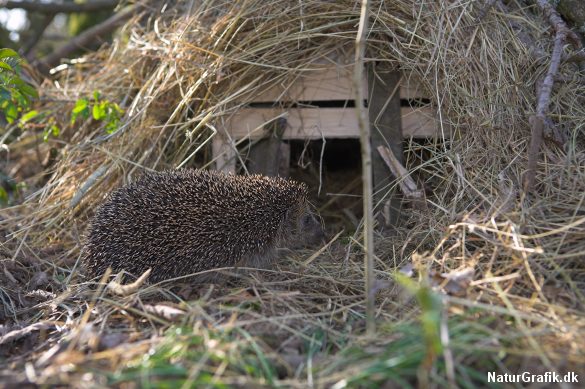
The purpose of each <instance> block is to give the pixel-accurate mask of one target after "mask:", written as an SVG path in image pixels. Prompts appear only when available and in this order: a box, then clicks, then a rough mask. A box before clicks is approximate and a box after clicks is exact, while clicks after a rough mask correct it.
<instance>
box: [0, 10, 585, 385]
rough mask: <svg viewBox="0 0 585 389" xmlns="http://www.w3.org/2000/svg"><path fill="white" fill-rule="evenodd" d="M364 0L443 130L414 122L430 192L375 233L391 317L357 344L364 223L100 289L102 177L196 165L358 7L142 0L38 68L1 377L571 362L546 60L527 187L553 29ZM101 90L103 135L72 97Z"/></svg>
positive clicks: (526, 20) (566, 253)
mask: <svg viewBox="0 0 585 389" xmlns="http://www.w3.org/2000/svg"><path fill="white" fill-rule="evenodd" d="M371 3H372V4H371V10H372V12H373V14H372V19H371V21H372V27H371V31H370V32H369V34H368V48H367V59H368V60H369V61H378V62H385V63H388V64H389V65H391V66H394V67H396V68H399V69H400V70H402V71H403V72H404V74H411V75H412V76H415V77H417V78H419V79H420V80H422V82H423V85H424V87H425V89H426V90H427V91H429V92H430V94H431V96H432V104H433V106H434V107H436V108H437V110H438V112H440V113H441V115H442V121H443V122H444V123H446V124H448V126H445V127H444V129H443V131H445V132H447V131H450V132H451V133H450V134H449V135H450V137H449V138H448V139H449V140H447V141H445V142H437V143H434V144H428V143H427V144H424V145H421V144H420V143H416V142H413V141H410V142H409V143H408V147H407V156H408V160H407V167H408V168H409V169H410V171H411V172H412V174H413V175H414V176H416V177H417V178H418V180H419V182H421V183H424V185H425V186H426V187H428V188H431V189H432V193H429V195H428V198H427V203H428V210H426V211H425V212H421V211H417V210H414V209H406V210H405V215H406V218H407V219H408V220H407V221H406V222H405V225H404V227H402V228H400V229H399V231H398V233H397V235H395V236H392V237H383V236H380V237H379V238H378V241H379V247H380V249H379V252H378V253H377V254H378V259H377V267H378V268H377V273H376V274H377V276H378V277H379V279H380V281H379V283H380V285H379V289H380V290H379V291H378V300H377V307H378V316H379V317H378V323H379V330H380V332H381V334H383V335H384V336H381V337H380V339H379V340H377V341H369V342H364V343H360V342H362V340H361V338H360V337H359V336H360V334H361V332H362V330H363V326H364V323H363V314H364V306H365V303H364V298H363V281H362V280H363V269H362V253H361V251H360V245H359V241H360V240H361V236H360V233H359V230H358V232H357V233H355V234H354V236H349V237H345V235H344V234H342V235H338V236H339V238H338V239H336V241H335V242H333V244H332V245H331V246H329V247H328V248H327V249H326V250H324V252H322V253H320V254H319V255H317V256H313V257H311V255H310V254H307V255H306V256H302V257H301V256H299V257H295V258H291V261H288V262H287V263H285V264H282V265H281V266H280V267H279V268H278V270H276V271H267V272H265V274H263V277H262V280H258V279H256V278H254V277H253V276H250V277H251V278H248V279H246V280H244V281H242V282H239V281H238V282H236V283H235V284H232V285H231V286H225V288H222V289H221V290H217V289H216V288H213V287H211V288H209V289H205V290H197V289H196V288H194V289H190V288H188V287H187V289H185V288H183V289H180V288H179V289H178V288H176V287H171V286H169V285H168V284H167V285H162V286H149V287H145V288H144V289H142V290H141V291H140V292H138V293H137V294H133V295H131V296H128V297H123V298H122V297H111V296H109V295H108V294H107V293H106V292H105V291H104V290H103V288H98V289H97V291H96V290H94V289H91V288H89V286H94V285H95V283H88V282H84V281H83V279H82V278H81V277H80V276H79V275H78V274H77V269H78V263H77V261H78V257H79V248H80V240H81V239H82V238H81V235H82V232H83V231H84V228H85V226H86V223H87V220H88V218H89V217H90V216H91V215H92V213H93V210H94V209H95V207H96V206H97V205H98V204H99V203H100V202H101V201H102V200H103V198H104V196H105V195H106V194H107V193H108V192H110V191H111V190H112V189H113V188H115V187H117V186H119V185H121V184H123V183H125V182H126V181H128V180H131V179H133V178H135V177H136V176H137V175H139V174H140V173H141V172H142V171H144V170H148V169H154V170H160V169H162V168H167V167H176V166H185V167H194V166H204V165H205V164H206V163H208V162H209V161H210V156H209V147H208V146H209V145H210V140H211V139H212V137H213V136H215V134H216V133H217V131H218V129H219V128H222V126H223V123H225V122H226V120H228V119H229V117H230V115H233V114H234V113H235V112H237V110H238V109H239V108H240V107H242V106H244V105H245V104H247V103H248V102H250V101H251V99H252V98H253V97H254V95H257V94H259V93H260V92H261V91H264V90H266V89H268V88H270V87H271V86H273V85H279V86H289V85H291V84H292V83H293V82H294V81H295V79H297V78H298V77H299V76H300V75H302V74H303V72H306V71H308V70H312V69H315V67H316V66H318V65H317V64H316V61H317V62H318V61H330V60H331V58H335V57H343V56H344V55H345V54H346V53H348V52H349V53H352V50H353V45H354V40H355V36H356V30H357V25H358V21H359V6H358V3H356V2H355V1H316V0H303V1H299V2H290V1H284V0H282V1H280V0H271V1H264V0H247V1H223V0H208V1H203V2H176V3H168V4H166V5H164V6H163V7H162V8H160V9H157V8H146V11H145V12H144V14H142V15H141V16H139V17H137V18H135V19H134V20H132V21H131V22H130V23H128V24H127V25H126V26H125V27H124V28H123V29H122V30H121V31H120V33H119V38H118V39H117V40H116V41H115V43H114V44H112V45H111V46H109V47H105V48H103V49H102V50H100V51H99V52H97V53H95V54H92V55H89V56H87V57H85V58H83V59H82V60H80V61H77V63H75V64H70V65H68V66H64V67H63V68H62V69H61V70H60V71H61V74H60V77H59V81H58V82H55V83H46V84H45V85H44V87H43V89H42V94H43V98H42V103H41V108H40V109H42V110H46V111H47V112H50V115H51V117H53V118H54V119H53V120H55V122H56V123H59V124H60V127H61V129H62V131H61V134H60V135H59V137H58V138H54V139H50V140H49V142H48V143H47V144H44V145H42V146H40V150H41V152H42V153H45V152H46V153H48V152H49V148H53V149H55V150H56V152H57V157H56V159H55V160H56V162H55V163H54V164H53V165H51V166H50V167H48V168H46V169H45V170H43V171H42V172H41V173H39V174H36V175H24V174H23V177H22V180H23V181H24V182H26V183H27V184H28V188H29V189H28V197H27V198H26V200H25V201H23V202H22V203H21V204H18V205H15V206H13V207H11V208H6V209H4V210H2V213H1V214H0V230H1V231H2V234H3V235H4V234H5V235H6V236H7V237H8V239H7V240H6V241H5V242H4V243H2V246H1V248H2V256H3V258H4V259H2V266H3V275H0V281H1V283H0V285H1V286H0V295H1V301H2V303H3V308H2V310H1V312H0V315H2V319H3V320H4V321H5V323H6V324H5V325H4V327H0V350H3V353H4V354H5V357H6V358H7V360H6V362H7V363H8V367H12V368H15V367H19V368H20V367H23V366H26V369H23V370H22V374H21V375H19V376H18V377H16V376H12V377H13V378H14V380H16V381H18V382H22V381H34V382H55V380H58V381H60V382H69V383H73V382H82V383H83V382H87V381H88V380H89V381H91V382H95V383H98V384H108V385H112V384H116V383H121V382H128V381H131V380H137V379H144V377H145V374H146V375H147V376H148V377H153V376H157V374H158V377H159V378H160V377H163V376H165V374H170V376H171V377H179V378H182V379H187V382H188V383H189V382H190V383H194V384H197V383H199V384H202V383H204V382H208V383H218V382H223V383H227V384H237V385H244V386H245V385H252V386H253V385H258V384H266V385H276V384H282V385H289V386H299V387H306V385H316V386H324V385H332V384H336V385H337V386H336V387H343V385H350V386H351V385H366V384H367V383H368V382H373V381H380V382H383V381H385V380H403V382H406V383H408V382H412V380H414V379H415V378H417V377H418V379H419V380H426V379H429V377H430V378H431V379H433V380H436V381H437V382H443V383H445V382H451V383H455V382H457V383H458V384H460V385H474V384H478V382H479V383H481V382H485V380H486V377H485V375H484V376H481V374H479V373H478V371H479V372H485V371H486V369H491V370H499V371H502V372H515V371H517V370H518V369H519V368H520V367H522V366H538V368H536V367H535V369H541V368H542V369H544V370H556V371H565V370H567V369H568V370H571V369H573V370H575V369H577V368H579V367H580V366H583V365H584V362H585V355H584V354H583V350H585V339H584V338H583V334H585V331H584V330H585V317H584V316H583V313H582V312H583V311H584V303H585V299H584V296H583V294H584V293H585V291H584V289H585V288H584V286H585V261H584V260H583V259H584V258H585V205H584V200H585V147H584V146H585V144H584V143H583V139H585V138H584V137H583V132H584V129H585V85H584V84H583V82H582V80H583V77H584V76H585V75H584V74H583V72H582V71H581V73H579V72H578V71H576V66H577V65H574V64H570V63H565V64H564V65H563V67H562V68H561V71H562V73H563V74H562V75H563V77H562V80H560V81H559V82H557V84H556V87H555V90H554V93H553V99H552V101H551V109H550V112H551V115H550V119H551V121H552V122H553V123H552V125H553V127H554V128H555V129H556V130H557V131H558V133H560V134H564V139H565V141H564V143H563V144H559V142H558V140H557V141H549V142H545V144H544V145H543V148H542V155H541V163H540V164H539V169H538V174H537V187H536V190H535V191H534V192H532V193H523V192H522V188H521V182H522V172H523V170H524V169H525V167H526V163H527V145H528V139H529V125H528V119H527V118H528V116H529V114H530V113H531V112H534V110H535V105H536V97H535V95H536V92H535V86H536V85H538V83H539V80H540V79H541V78H542V77H543V75H544V73H545V72H546V69H547V66H548V57H547V55H546V53H548V52H550V48H551V46H552V39H551V38H550V35H549V33H548V25H547V22H546V20H544V18H542V17H541V16H540V15H539V14H538V12H537V11H535V10H532V9H530V8H526V7H520V6H518V5H517V4H516V2H512V4H511V5H510V7H512V9H511V11H510V13H509V14H507V15H505V14H502V13H499V12H498V11H495V10H492V11H490V12H488V14H487V15H486V16H484V17H483V18H482V19H481V20H478V16H479V14H480V11H481V6H480V4H481V3H477V2H464V1H453V2H424V3H422V4H421V3H419V2H413V1H408V0H400V1H387V2H384V1H371ZM515 4H516V5H515ZM155 6H156V5H154V3H153V5H152V7H155ZM520 35H521V37H522V39H520V38H519V36H520ZM539 53H540V55H539ZM95 90H97V91H99V92H100V94H101V95H102V96H103V98H105V99H107V100H109V101H113V102H117V103H118V104H120V106H122V107H123V108H124V109H125V112H126V113H125V116H124V118H123V120H122V123H121V127H120V128H119V129H118V130H117V131H116V132H114V133H113V134H109V135H108V134H106V133H105V132H104V128H103V125H101V124H99V123H98V122H95V121H92V120H86V121H85V122H83V123H82V124H80V122H79V121H78V122H76V123H75V124H70V115H69V112H70V111H71V109H72V108H73V105H74V103H75V101H76V100H78V99H79V98H84V97H89V96H91V95H92V93H93V92H94V91H95ZM26 136H28V137H29V139H30V138H35V137H36V138H38V134H37V133H35V132H34V131H33V130H29V131H28V132H26V133H25V134H23V137H26ZM32 143H34V142H32ZM421 155H425V159H424V161H420V159H419V157H420V156H421ZM13 157H14V156H13ZM47 171H48V172H49V173H50V174H49V175H47V174H48V173H47ZM328 204H329V205H330V206H332V207H333V206H334V205H331V202H329V203H328ZM326 211H327V212H328V213H331V212H336V210H335V209H333V211H332V210H331V209H328V210H326ZM335 232H338V231H335ZM416 253H419V254H416ZM397 269H400V271H399V272H398V273H399V274H406V275H410V274H411V271H414V272H415V273H414V274H416V275H417V276H419V277H420V278H421V279H422V280H423V282H422V284H421V285H422V286H420V285H419V286H418V288H419V289H416V290H418V292H417V294H416V295H417V296H418V303H420V306H421V307H422V312H423V313H434V314H436V321H434V322H433V323H434V324H436V325H437V326H438V327H440V332H441V337H440V339H441V342H442V344H443V346H442V348H440V349H436V348H434V346H433V339H435V338H433V335H432V331H431V333H430V334H429V333H428V332H425V330H423V329H424V328H426V327H425V326H424V323H425V319H424V318H425V317H427V316H424V315H423V316H422V317H423V319H421V320H423V323H422V325H421V327H420V328H419V326H417V325H413V323H416V322H417V320H418V317H419V316H418V315H419V313H420V312H421V310H420V309H419V308H417V306H418V305H417V304H416V301H414V300H412V299H411V298H410V297H408V295H407V294H406V293H405V292H404V291H403V290H402V287H401V286H399V285H398V284H395V282H394V281H391V279H392V278H391V277H390V275H391V274H394V273H395V272H396V270H397ZM404 282H406V283H408V281H404ZM250 285H251V286H250ZM430 288H431V289H434V290H439V291H440V293H439V294H438V296H441V301H442V305H440V304H439V305H436V304H435V303H434V302H433V303H425V301H427V302H428V301H431V300H432V301H435V300H434V298H435V297H436V296H437V295H435V294H432V293H430ZM194 296H195V297H196V299H194ZM421 296H423V297H421ZM424 296H427V297H428V299H426V297H424ZM433 296H435V297H433ZM161 298H162V299H164V300H166V301H167V303H166V304H163V305H157V303H155V302H152V301H153V299H157V300H158V301H160V300H161ZM427 318H428V317H427ZM177 322H178V323H180V324H179V325H175V326H172V327H170V329H169V330H168V331H167V332H166V333H165V332H164V331H163V329H165V328H168V327H169V326H170V324H171V323H175V324H176V323H177ZM32 323H36V324H35V325H36V326H37V327H35V328H33V329H31V328H30V327H29V328H28V330H27V327H26V325H28V324H32ZM19 326H20V327H23V328H24V330H22V329H21V330H19V329H18V328H19ZM427 329H428V328H427ZM14 331H21V332H20V333H18V332H17V333H15V332H14ZM27 331H28V332H27ZM169 331H170V333H169ZM6 336H11V338H10V339H5V338H4V337H6ZM382 338H383V340H382ZM177 340H180V342H176V341H177ZM173 342H174V343H173ZM173 344H174V345H175V346H173ZM6 345H10V346H11V347H12V348H10V349H8V351H6V349H2V348H3V347H4V348H5V347H7V346H6ZM358 346H359V347H358ZM149 350H150V351H149ZM147 351H149V352H148V353H147ZM169 361H175V362H176V363H174V362H169ZM157 369H158V370H157ZM90 371H92V372H93V373H88V372H90ZM96 372H108V373H103V374H100V373H96ZM152 372H154V373H152ZM5 373H6V371H5ZM482 374H483V373H482ZM6 377H8V375H4V377H3V378H6ZM140 377H143V378H140ZM167 377H169V376H167ZM425 377H426V378H425ZM6 379H7V378H6ZM78 380H81V381H78ZM84 380H85V381H84ZM206 380H207V381H206ZM368 380H370V381H368Z"/></svg>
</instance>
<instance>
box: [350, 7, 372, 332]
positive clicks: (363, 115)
mask: <svg viewBox="0 0 585 389" xmlns="http://www.w3.org/2000/svg"><path fill="white" fill-rule="evenodd" d="M368 19H369V2H368V0H362V8H361V13H360V24H359V28H358V33H357V37H356V40H355V64H354V73H353V83H354V86H355V94H356V99H355V107H356V111H357V112H356V113H357V115H358V124H359V127H360V143H361V151H362V179H363V196H364V197H363V203H364V251H365V260H364V262H365V268H366V332H367V334H368V335H369V336H372V335H373V334H374V333H375V332H376V323H375V307H374V299H375V296H374V293H373V290H374V224H373V221H374V215H373V213H374V211H373V204H372V202H373V199H374V194H373V189H372V155H371V146H370V123H369V121H368V111H367V109H366V107H364V86H363V82H362V79H363V72H364V55H365V52H366V34H367V31H368V21H369V20H368Z"/></svg>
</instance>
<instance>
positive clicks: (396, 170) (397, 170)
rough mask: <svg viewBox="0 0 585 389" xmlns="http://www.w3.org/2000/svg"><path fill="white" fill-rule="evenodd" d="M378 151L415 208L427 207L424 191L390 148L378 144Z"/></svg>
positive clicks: (423, 208) (422, 208)
mask: <svg viewBox="0 0 585 389" xmlns="http://www.w3.org/2000/svg"><path fill="white" fill-rule="evenodd" d="M378 153H379V154H380V156H381V157H382V159H383V160H384V162H386V165H387V166H388V168H389V169H390V171H391V172H392V174H393V175H394V177H396V179H397V180H398V186H399V187H400V190H401V191H402V193H404V196H406V198H408V199H409V200H411V201H412V204H413V206H414V207H415V208H416V209H420V210H425V209H427V204H426V202H425V194H424V191H423V190H422V189H418V188H417V187H416V183H415V182H414V180H413V179H412V177H410V175H409V174H408V171H407V170H406V168H405V167H404V166H402V164H401V163H400V161H398V159H396V157H395V156H394V153H393V152H392V150H390V149H389V148H388V147H386V146H378Z"/></svg>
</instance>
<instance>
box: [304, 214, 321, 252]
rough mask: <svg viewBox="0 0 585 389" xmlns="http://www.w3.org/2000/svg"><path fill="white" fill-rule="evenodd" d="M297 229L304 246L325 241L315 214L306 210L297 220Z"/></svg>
mask: <svg viewBox="0 0 585 389" xmlns="http://www.w3.org/2000/svg"><path fill="white" fill-rule="evenodd" d="M299 231H300V235H301V236H302V240H303V241H304V242H303V245H304V246H315V245H317V244H321V243H324V242H325V239H326V237H325V231H324V230H323V226H322V224H321V222H320V221H319V219H318V218H317V215H315V214H314V213H312V212H310V211H307V212H305V213H304V214H303V215H302V216H301V218H300V220H299Z"/></svg>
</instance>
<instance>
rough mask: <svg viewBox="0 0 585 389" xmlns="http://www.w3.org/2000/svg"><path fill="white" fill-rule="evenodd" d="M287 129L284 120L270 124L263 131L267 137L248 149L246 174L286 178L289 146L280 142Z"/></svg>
mask: <svg viewBox="0 0 585 389" xmlns="http://www.w3.org/2000/svg"><path fill="white" fill-rule="evenodd" d="M286 127H287V121H286V119H285V118H280V119H278V120H275V121H274V122H271V123H270V124H268V125H267V126H266V128H265V129H264V130H265V132H267V137H266V138H264V139H260V140H259V141H258V142H257V143H256V144H254V145H252V147H251V148H250V155H249V157H248V158H249V164H248V172H249V173H250V174H263V175H265V176H271V177H276V176H281V177H288V170H289V163H290V146H289V145H288V144H286V143H284V142H283V141H282V137H283V135H284V131H285V130H286Z"/></svg>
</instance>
